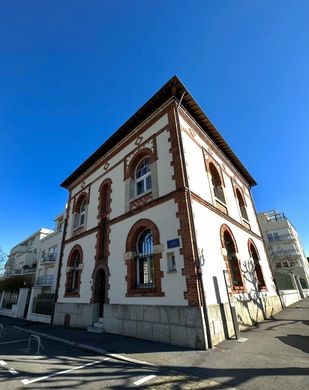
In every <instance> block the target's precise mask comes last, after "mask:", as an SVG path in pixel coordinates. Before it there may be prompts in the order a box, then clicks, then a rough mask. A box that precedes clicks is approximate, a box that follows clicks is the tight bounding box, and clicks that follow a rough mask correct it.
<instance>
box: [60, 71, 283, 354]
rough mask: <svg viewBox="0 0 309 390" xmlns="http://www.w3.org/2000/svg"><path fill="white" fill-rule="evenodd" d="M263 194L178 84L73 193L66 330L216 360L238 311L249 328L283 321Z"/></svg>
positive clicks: (63, 294) (77, 174)
mask: <svg viewBox="0 0 309 390" xmlns="http://www.w3.org/2000/svg"><path fill="white" fill-rule="evenodd" d="M253 185H255V181H254V179H253V178H252V177H251V175H250V174H249V173H248V172H247V170H246V168H245V167H244V166H243V165H242V164H241V162H240V161H239V160H238V158H237V157H236V156H235V154H234V153H233V152H232V150H231V149H230V147H229V146H228V145H227V143H226V142H225V141H224V139H223V138H222V136H221V135H220V134H219V132H218V131H217V130H216V129H215V127H214V126H213V125H212V123H211V122H210V121H209V119H208V118H207V116H206V115H205V114H204V113H203V111H202V110H201V109H200V107H199V106H198V105H197V103H196V102H195V101H194V99H193V98H192V96H191V95H190V93H189V92H188V91H187V89H186V88H185V87H184V86H183V84H182V83H181V82H180V80H179V79H178V78H177V77H173V78H172V79H171V80H170V81H169V82H168V83H167V84H165V85H164V86H163V87H162V88H161V89H160V90H159V91H158V92H157V93H156V94H155V95H154V96H153V97H152V98H151V99H150V100H149V101H148V102H147V103H146V104H145V105H144V106H143V107H142V108H141V109H139V110H138V111H137V113H136V114H134V115H133V116H132V117H131V118H130V119H129V120H128V121H127V122H126V123H125V124H124V125H123V126H121V127H120V128H119V129H118V130H117V131H116V132H115V133H114V134H113V135H112V136H111V137H110V138H109V139H108V140H107V141H106V142H105V143H104V144H103V145H102V146H101V147H100V148H99V149H98V150H97V151H96V152H95V153H94V154H92V155H91V156H90V157H89V158H88V159H87V160H86V161H85V162H84V163H83V164H82V165H81V166H80V167H79V168H77V170H76V171H74V172H73V173H72V174H71V175H70V176H69V177H68V178H67V179H66V180H65V181H64V182H63V183H62V186H63V187H65V188H67V189H68V191H69V201H68V208H67V227H66V234H65V237H64V250H63V257H62V265H61V278H60V284H59V289H58V298H57V303H56V306H55V313H54V324H62V325H63V324H65V325H67V326H73V327H89V326H91V325H92V324H93V322H94V324H93V325H94V329H98V331H99V330H100V328H103V329H104V330H105V331H107V332H111V333H117V334H124V335H129V336H135V337H140V338H145V339H150V340H157V341H162V342H169V343H172V344H176V345H184V346H189V347H196V348H205V347H206V348H207V346H208V345H211V344H216V343H218V342H220V341H221V340H223V339H224V338H225V337H230V336H231V335H232V334H233V332H234V331H233V323H232V317H231V307H236V312H237V321H238V324H239V325H240V327H241V328H244V327H246V326H249V325H252V323H253V322H255V321H257V320H261V319H263V318H264V316H269V315H271V314H273V313H275V312H277V311H278V310H280V309H281V304H280V300H279V298H278V295H277V293H276V289H275V285H274V282H273V278H272V273H271V269H270V267H269V264H268V260H267V256H266V253H265V249H264V244H263V239H262V237H261V233H260V230H259V225H258V222H257V218H256V213H255V209H254V206H253V201H252V197H251V193H250V188H251V186H253ZM225 277H226V282H227V285H226V283H225ZM227 289H228V292H227ZM90 329H91V328H90ZM92 329H93V327H92Z"/></svg>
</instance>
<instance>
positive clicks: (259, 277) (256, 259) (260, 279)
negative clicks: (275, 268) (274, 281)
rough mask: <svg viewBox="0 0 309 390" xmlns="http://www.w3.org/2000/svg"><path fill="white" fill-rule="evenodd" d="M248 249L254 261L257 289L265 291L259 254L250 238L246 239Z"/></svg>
mask: <svg viewBox="0 0 309 390" xmlns="http://www.w3.org/2000/svg"><path fill="white" fill-rule="evenodd" d="M248 251H249V254H250V257H251V258H252V260H253V262H254V268H255V277H256V280H257V282H258V289H259V291H267V287H266V283H265V278H264V273H263V270H262V266H261V263H260V255H259V252H258V250H257V247H256V245H255V243H254V241H253V240H252V239H251V238H249V240H248ZM254 255H255V256H254Z"/></svg>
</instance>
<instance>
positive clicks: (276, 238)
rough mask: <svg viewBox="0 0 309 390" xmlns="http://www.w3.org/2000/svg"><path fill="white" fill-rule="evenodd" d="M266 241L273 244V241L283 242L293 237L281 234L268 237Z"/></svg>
mask: <svg viewBox="0 0 309 390" xmlns="http://www.w3.org/2000/svg"><path fill="white" fill-rule="evenodd" d="M267 238H268V241H269V242H274V241H285V240H293V239H294V237H292V236H291V235H290V234H281V235H278V236H268V237H267Z"/></svg>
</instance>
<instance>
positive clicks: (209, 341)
mask: <svg viewBox="0 0 309 390" xmlns="http://www.w3.org/2000/svg"><path fill="white" fill-rule="evenodd" d="M184 95H185V92H183V94H182V96H181V98H180V100H179V102H178V104H177V107H176V111H177V117H176V121H175V122H176V129H177V132H178V134H179V146H180V158H181V160H182V166H183V171H184V181H185V190H186V194H187V195H188V211H189V219H190V224H191V226H192V238H193V250H194V257H195V264H196V267H197V280H198V287H199V292H200V296H201V300H202V310H203V314H204V321H205V323H206V340H205V341H206V343H205V344H206V349H208V348H211V349H213V342H212V338H211V333H210V323H209V314H208V310H207V304H206V295H205V290H204V283H203V276H202V268H201V264H200V260H199V253H198V248H197V241H196V232H195V224H194V218H193V209H192V198H191V191H190V188H189V180H188V174H187V168H186V163H185V154H184V148H183V142H182V136H181V130H180V122H179V107H180V104H181V102H182V99H183V97H184Z"/></svg>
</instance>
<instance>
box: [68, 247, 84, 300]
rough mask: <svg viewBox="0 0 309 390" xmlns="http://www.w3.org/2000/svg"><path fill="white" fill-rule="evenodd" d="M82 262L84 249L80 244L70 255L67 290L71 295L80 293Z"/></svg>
mask: <svg viewBox="0 0 309 390" xmlns="http://www.w3.org/2000/svg"><path fill="white" fill-rule="evenodd" d="M81 264H82V250H81V248H80V247H79V246H77V247H74V248H73V250H72V252H71V253H70V255H69V259H68V270H67V279H66V288H65V292H66V294H69V295H76V294H78V293H79V285H80V277H81V268H82V267H81Z"/></svg>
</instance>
